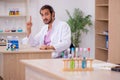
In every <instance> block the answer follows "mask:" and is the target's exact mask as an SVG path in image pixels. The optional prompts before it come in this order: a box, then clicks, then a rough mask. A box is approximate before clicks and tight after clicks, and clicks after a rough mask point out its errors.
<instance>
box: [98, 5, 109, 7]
mask: <svg viewBox="0 0 120 80" xmlns="http://www.w3.org/2000/svg"><path fill="white" fill-rule="evenodd" d="M96 6H97V7H108V4H97V5H96Z"/></svg>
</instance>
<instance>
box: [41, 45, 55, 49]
mask: <svg viewBox="0 0 120 80" xmlns="http://www.w3.org/2000/svg"><path fill="white" fill-rule="evenodd" d="M40 49H41V50H55V48H54V47H53V46H47V45H42V46H41V47H40Z"/></svg>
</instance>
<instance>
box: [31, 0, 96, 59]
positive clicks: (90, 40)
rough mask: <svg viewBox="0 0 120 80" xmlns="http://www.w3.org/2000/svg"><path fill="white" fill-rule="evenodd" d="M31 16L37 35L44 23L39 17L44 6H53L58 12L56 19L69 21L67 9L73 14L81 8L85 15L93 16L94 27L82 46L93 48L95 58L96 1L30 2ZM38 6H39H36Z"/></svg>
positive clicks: (39, 0) (49, 0)
mask: <svg viewBox="0 0 120 80" xmlns="http://www.w3.org/2000/svg"><path fill="white" fill-rule="evenodd" d="M30 2H31V4H30V6H31V7H30V15H32V17H33V34H36V33H37V32H38V31H39V30H40V28H41V26H42V25H44V24H43V22H42V20H41V17H40V15H39V9H40V7H41V6H42V5H44V4H50V5H51V6H53V8H54V9H55V12H56V18H57V19H60V20H63V21H67V19H68V16H67V14H66V11H65V10H66V9H67V10H69V11H70V12H71V13H72V12H73V10H74V8H80V9H81V10H82V11H83V12H84V13H85V14H90V15H92V21H93V26H92V27H91V28H89V29H90V31H89V32H88V33H87V34H83V35H82V43H81V44H80V46H81V47H83V48H84V47H90V48H91V54H92V55H91V56H92V57H94V51H95V49H94V45H95V40H94V39H95V38H94V35H95V33H94V17H95V16H94V15H95V14H94V12H95V7H94V6H95V5H94V4H95V0H77V1H76V0H30ZM36 4H37V5H36Z"/></svg>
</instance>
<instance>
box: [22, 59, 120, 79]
mask: <svg viewBox="0 0 120 80" xmlns="http://www.w3.org/2000/svg"><path fill="white" fill-rule="evenodd" d="M21 62H22V63H24V64H25V69H26V70H25V71H26V73H25V76H26V79H25V80H120V73H119V72H114V71H111V70H110V68H111V67H113V66H115V64H111V63H106V62H102V61H98V60H94V61H93V67H94V71H87V72H85V71H81V72H80V71H79V72H77V71H76V72H72V71H71V72H64V71H63V70H62V68H63V61H62V59H41V60H21Z"/></svg>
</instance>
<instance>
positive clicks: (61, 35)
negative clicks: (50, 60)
mask: <svg viewBox="0 0 120 80" xmlns="http://www.w3.org/2000/svg"><path fill="white" fill-rule="evenodd" d="M47 31H48V25H45V26H43V27H42V29H41V31H40V32H39V33H38V34H37V35H36V36H35V37H33V36H32V35H30V36H29V38H28V42H29V43H30V44H31V45H32V46H41V45H43V44H44V36H45V35H46V33H47ZM50 39H51V43H50V45H52V46H54V48H55V52H54V53H53V55H52V57H57V56H59V55H60V54H58V53H60V52H62V51H64V50H66V49H68V48H69V46H70V44H71V30H70V27H69V25H68V24H67V23H66V22H62V21H58V20H55V21H54V22H53V24H52V32H51V37H50Z"/></svg>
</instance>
